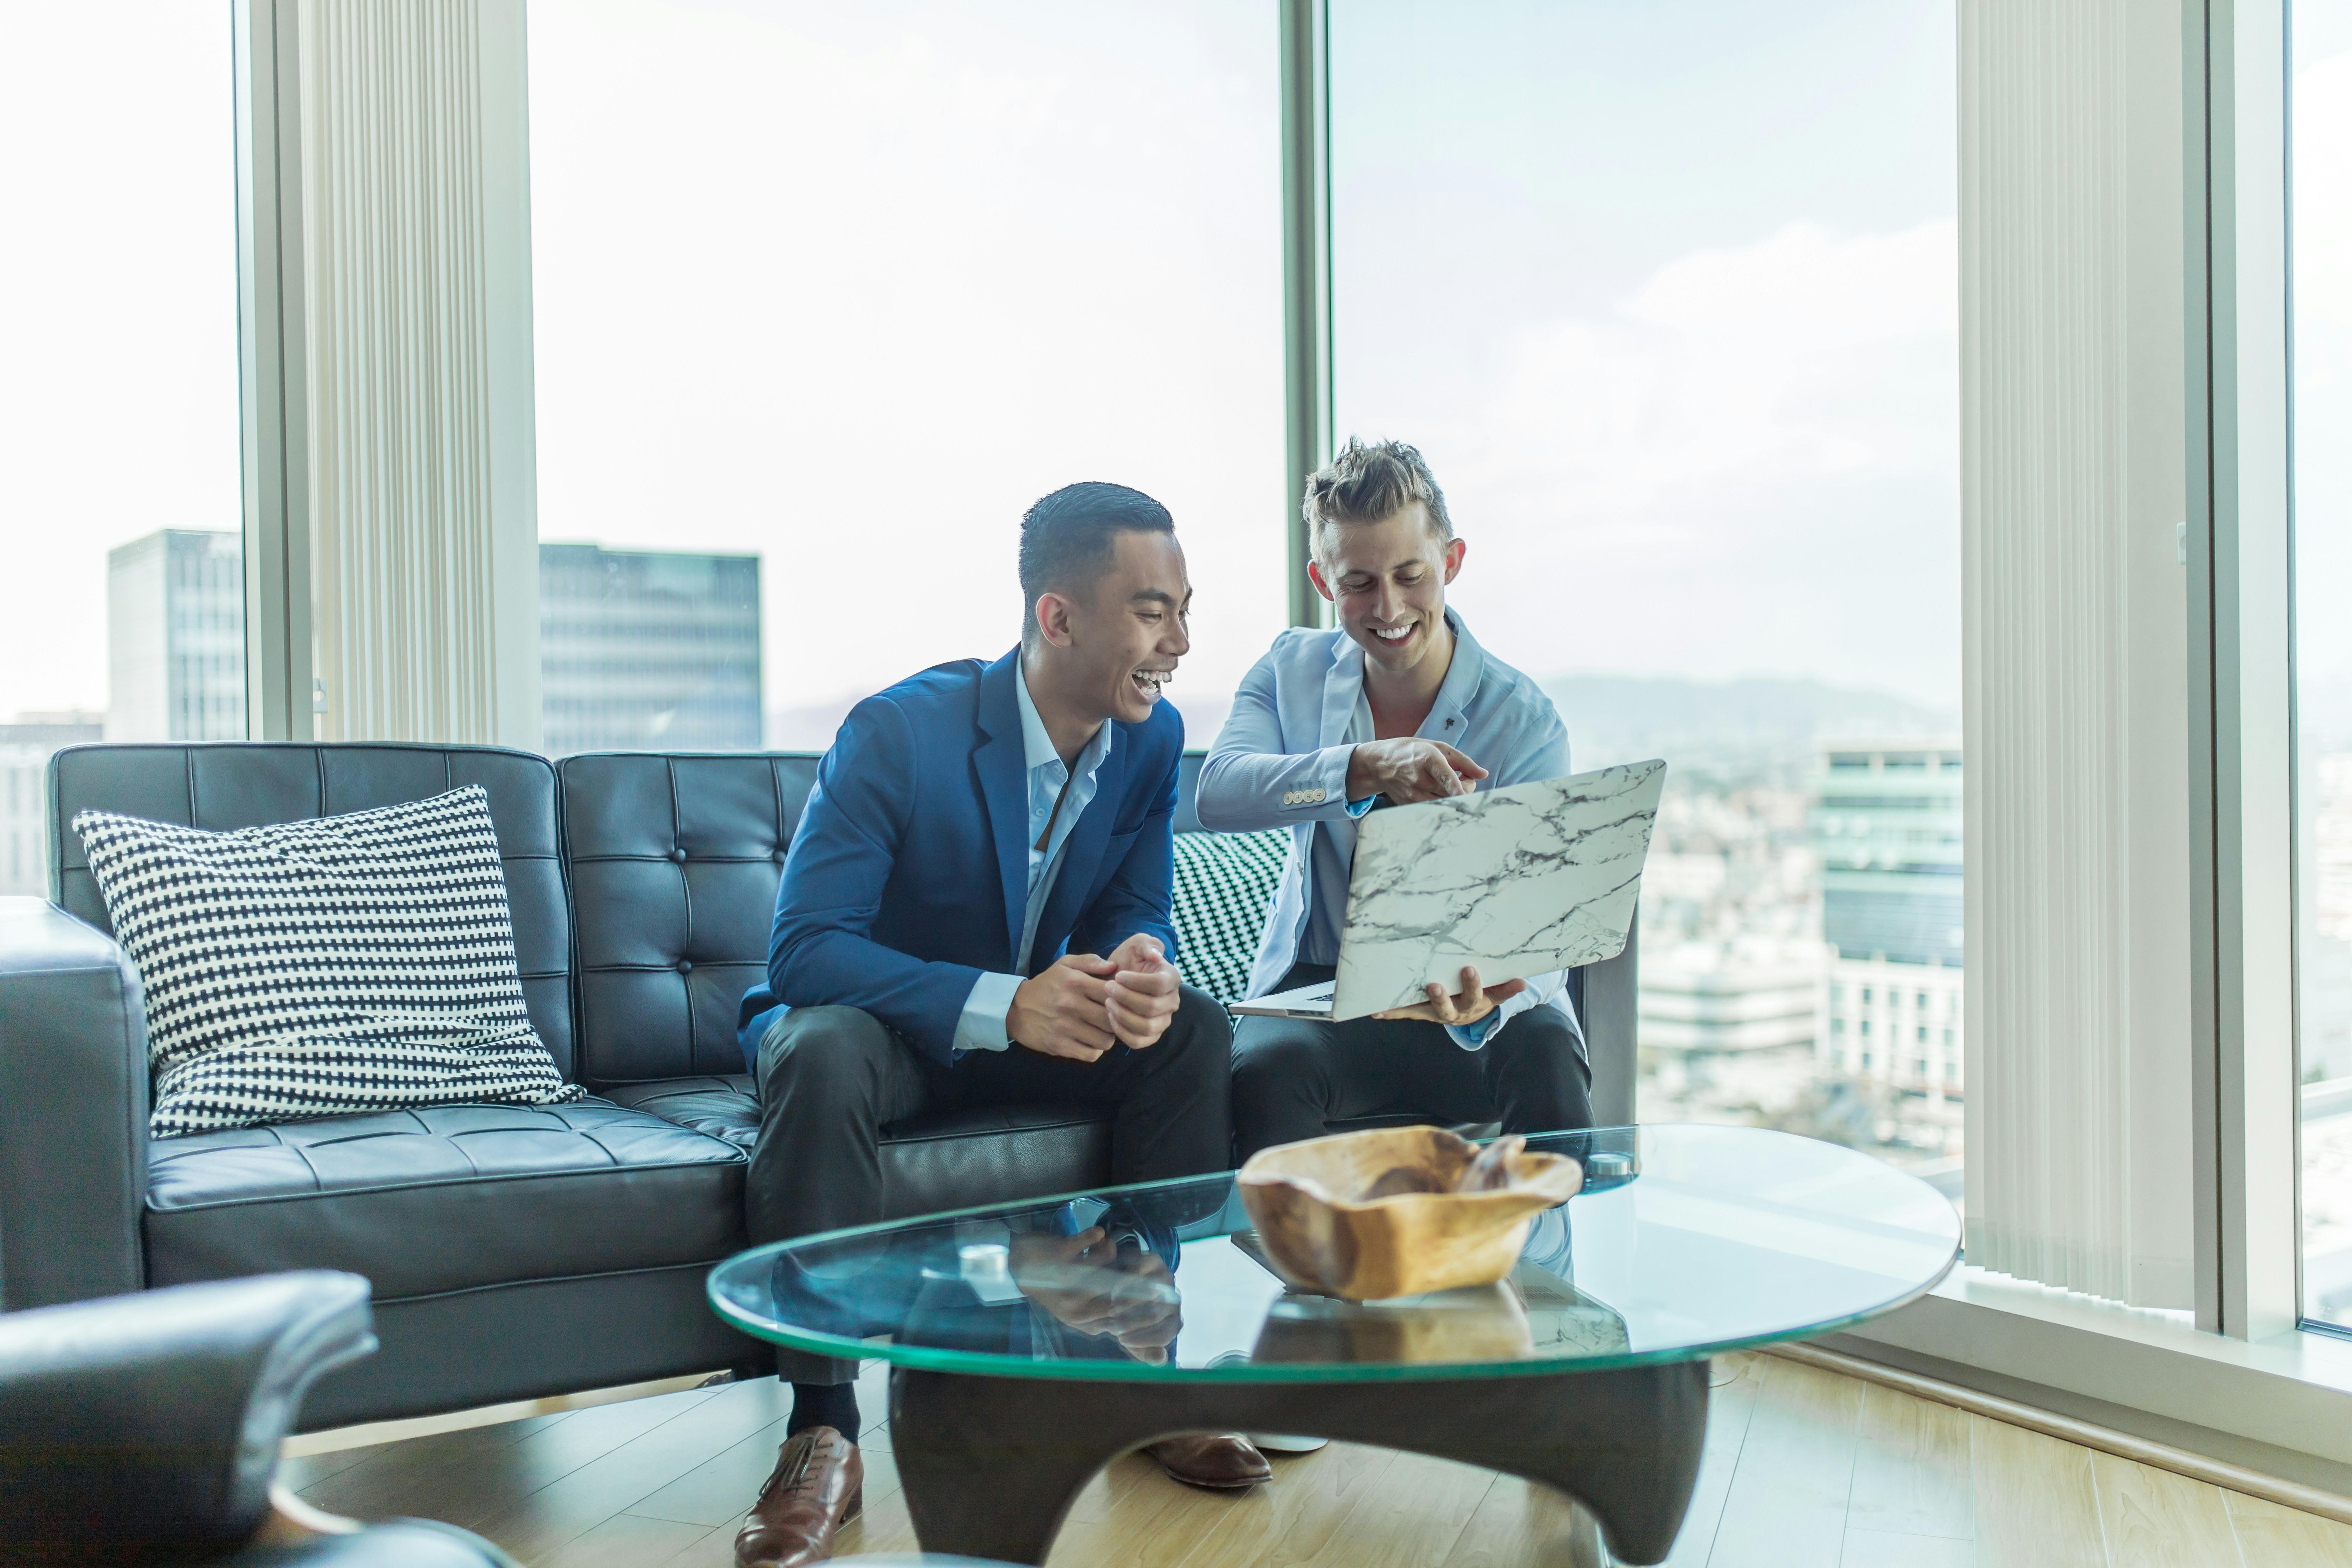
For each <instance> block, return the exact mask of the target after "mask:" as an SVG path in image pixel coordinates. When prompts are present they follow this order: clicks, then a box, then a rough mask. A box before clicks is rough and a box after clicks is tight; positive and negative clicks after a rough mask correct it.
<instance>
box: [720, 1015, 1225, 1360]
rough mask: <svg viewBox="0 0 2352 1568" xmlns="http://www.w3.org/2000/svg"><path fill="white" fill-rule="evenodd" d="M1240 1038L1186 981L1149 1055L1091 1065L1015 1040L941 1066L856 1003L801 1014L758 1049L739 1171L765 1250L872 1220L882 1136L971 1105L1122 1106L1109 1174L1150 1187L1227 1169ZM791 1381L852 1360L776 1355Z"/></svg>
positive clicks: (878, 1196) (1118, 1056)
mask: <svg viewBox="0 0 2352 1568" xmlns="http://www.w3.org/2000/svg"><path fill="white" fill-rule="evenodd" d="M1232 1065H1233V1037H1232V1034H1231V1031H1230V1030H1229V1028H1228V1026H1227V1025H1226V1022H1225V1013H1224V1009H1223V1008H1222V1007H1220V1006H1218V1005H1217V1004H1216V1002H1215V1000H1214V999H1213V998H1212V997H1210V996H1209V995H1208V994H1205V993H1203V992H1200V991H1196V990H1194V989H1193V988H1192V987H1191V986H1189V985H1187V986H1185V987H1184V988H1183V994H1182V1002H1181V1005H1180V1006H1179V1007H1178V1009H1177V1012H1176V1016H1174V1017H1173V1018H1171V1019H1170V1020H1169V1023H1168V1029H1167V1032H1166V1033H1164V1034H1162V1035H1161V1036H1160V1038H1159V1040H1158V1042H1157V1043H1155V1044H1154V1045H1152V1046H1151V1047H1150V1048H1149V1049H1146V1050H1140V1051H1138V1050H1131V1049H1129V1047H1126V1046H1113V1047H1111V1048H1110V1049H1109V1050H1108V1052H1106V1053H1105V1054H1104V1055H1103V1056H1102V1057H1101V1058H1099V1059H1097V1060H1095V1061H1092V1062H1077V1061H1071V1060H1068V1059H1066V1058H1061V1057H1048V1056H1044V1055H1041V1054H1039V1053H1038V1052H1035V1051H1032V1050H1028V1049H1025V1048H1024V1047H1021V1046H1018V1045H1015V1046H1011V1047H1006V1048H1005V1049H1003V1050H1001V1051H971V1052H967V1053H966V1054H965V1055H964V1057H963V1058H962V1059H961V1060H960V1061H958V1062H957V1063H956V1064H955V1065H954V1066H953V1067H942V1066H940V1064H939V1063H938V1062H936V1061H934V1060H932V1059H931V1058H929V1057H927V1056H925V1055H923V1054H922V1053H921V1052H920V1051H919V1050H917V1049H916V1048H915V1047H913V1046H912V1045H910V1044H908V1042H907V1041H906V1040H905V1039H904V1038H902V1037H899V1036H898V1035H897V1034H895V1033H893V1032H892V1031H891V1030H890V1029H889V1028H887V1027H886V1026H884V1025H883V1024H882V1023H881V1021H880V1020H878V1019H877V1018H876V1017H875V1016H873V1015H872V1014H870V1013H866V1012H864V1011H861V1010H860V1009H858V1008H856V1007H794V1008H793V1009H792V1010H791V1011H790V1012H788V1013H786V1014H785V1015H784V1016H782V1018H780V1019H778V1020H777V1021H776V1023H775V1025H774V1026H772V1027H771V1028H770V1029H769V1030H768V1033H767V1035H766V1037H764V1038H763V1039H761V1042H760V1061H759V1074H758V1089H759V1095H760V1140H759V1142H757V1143H756V1144H754V1145H753V1146H752V1149H751V1167H750V1169H749V1170H748V1171H747V1172H746V1173H745V1175H744V1194H743V1205H744V1222H745V1227H746V1229H747V1230H748V1231H749V1232H750V1234H751V1240H752V1242H753V1243H754V1244H755V1245H756V1244H758V1243H761V1242H769V1241H782V1240H784V1239H785V1238H787V1237H795V1236H809V1235H813V1234H814V1233H815V1232H817V1231H821V1230H835V1229H839V1228H841V1227H843V1226H853V1225H868V1224H872V1223H873V1222H875V1221H877V1220H879V1219H881V1218H883V1217H884V1215H883V1213H882V1153H881V1131H882V1129H883V1128H884V1127H886V1126H887V1125H889V1124H890V1123H892V1122H894V1121H905V1120H906V1119H907V1118H908V1117H911V1116H919V1115H921V1114H922V1113H923V1112H925V1111H927V1110H953V1109H956V1108H958V1107H961V1106H970V1105H1051V1104H1080V1105H1107V1106H1111V1107H1115V1110H1114V1111H1113V1114H1112V1121H1111V1134H1110V1164H1111V1170H1110V1179H1111V1180H1112V1181H1113V1182H1114V1183H1120V1182H1150V1181H1158V1180H1160V1179H1162V1178H1165V1177H1172V1176H1197V1175H1202V1174H1204V1173H1208V1172H1212V1171H1223V1170H1225V1169H1226V1168H1227V1162H1228V1161H1229V1160H1230V1159H1231V1150H1232V1146H1233V1143H1232V1141H1233V1122H1232V1113H1231V1103H1232V1101H1231V1098H1230V1096H1231V1089H1230V1081H1231V1077H1230V1075H1231V1071H1232ZM777 1362H778V1364H779V1366H780V1367H781V1368H782V1371H783V1373H784V1375H785V1376H786V1377H788V1378H789V1379H791V1380H792V1381H793V1382H794V1383H848V1382H851V1381H853V1380H854V1379H855V1378H856V1375H857V1367H856V1363H854V1362H846V1361H832V1360H828V1359H826V1358H824V1357H820V1356H812V1355H807V1354H804V1353H803V1352H797V1351H789V1350H782V1351H779V1352H777Z"/></svg>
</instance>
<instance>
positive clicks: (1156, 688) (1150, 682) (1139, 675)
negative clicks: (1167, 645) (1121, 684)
mask: <svg viewBox="0 0 2352 1568" xmlns="http://www.w3.org/2000/svg"><path fill="white" fill-rule="evenodd" d="M1127 679H1129V681H1130V682H1131V683H1132V684H1133V685H1134V687H1135V689H1137V690H1138V691H1139V692H1141V693H1143V695H1144V697H1145V698H1146V699H1148V700H1151V701H1154V702H1157V701H1158V700H1160V689H1161V688H1162V687H1165V686H1166V685H1167V684H1168V683H1169V682H1170V681H1171V680H1173V679H1176V672H1175V671H1174V670H1172V669H1136V670H1129V672H1128V677H1127Z"/></svg>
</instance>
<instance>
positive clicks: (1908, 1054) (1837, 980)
mask: <svg viewBox="0 0 2352 1568" xmlns="http://www.w3.org/2000/svg"><path fill="white" fill-rule="evenodd" d="M1960 789H1961V772H1960V749H1959V746H1958V743H1957V742H1949V743H1945V742H1919V741H1909V742H1896V743H1889V744H1885V745H1851V746H1833V747H1831V748H1829V749H1828V750H1827V751H1826V752H1825V753H1824V755H1823V758H1822V772H1821V777H1820V785H1819V791H1818V794H1817V796H1816V802H1815V805H1814V807H1813V816H1812V828H1813V842H1814V845H1815V847H1816V848H1817V850H1818V852H1819V854H1820V856H1821V864H1822V938H1823V940H1824V942H1826V943H1827V945H1828V948H1829V952H1830V962H1829V968H1828V972H1827V973H1826V974H1825V975H1824V976H1823V979H1822V992H1821V1016H1822V1026H1821V1027H1820V1029H1819V1031H1818V1034H1817V1036H1816V1039H1815V1045H1814V1049H1815V1051H1816V1053H1817V1054H1818V1055H1819V1057H1820V1058H1821V1059H1822V1063H1823V1065H1824V1066H1826V1067H1828V1068H1831V1069H1832V1070H1833V1071H1835V1072H1837V1073H1838V1074H1840V1075H1841V1076H1851V1077H1854V1078H1860V1079H1867V1080H1871V1081H1874V1082H1877V1083H1881V1084H1884V1085H1885V1086H1886V1087H1887V1088H1889V1089H1894V1090H1895V1091H1898V1092H1907V1093H1916V1094H1922V1095H1925V1096H1927V1098H1928V1099H1929V1100H1931V1101H1941V1100H1947V1099H1954V1098H1958V1096H1959V1095H1960V1093H1961V1091H1962V1089H1963V1088H1964V1087H1965V1085H1964V1082H1963V1079H1962V1068H1961V1050H1960V1047H1961V1041H1962V1039H1963V1038H1964V1030H1965V1022H1964V1020H1963V1018H1962V1016H1961V1006H1962V1004H1961V986H1960V980H1961V959H1962V952H1961V912H1960V868H1961V817H1960Z"/></svg>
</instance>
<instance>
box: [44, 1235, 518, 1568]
mask: <svg viewBox="0 0 2352 1568" xmlns="http://www.w3.org/2000/svg"><path fill="white" fill-rule="evenodd" d="M374 1348H375V1336H374V1335H373V1333H372V1332H371V1331H370V1329H369V1313H368V1283H367V1281H366V1280H364V1279H359V1278H357V1277H356V1276H353V1275H349V1274H334V1273H327V1272H323V1271H320V1272H310V1273H295V1274H276V1275H268V1276H265V1277H263V1278H260V1279H238V1280H231V1281H225V1282H222V1283H219V1284H211V1285H186V1286H180V1287H177V1288H175V1289H163V1290H146V1291H139V1292H135V1293H133V1294H131V1295H126V1296H113V1297H108V1298H105V1299H103V1300H96V1301H85V1302H80V1303H78V1304H76V1305H73V1306H69V1307H47V1308H40V1309H37V1310H32V1311H28V1312H16V1313H11V1314H8V1315H7V1316H5V1317H0V1542H5V1543H6V1545H5V1551H6V1556H7V1560H8V1561H9V1562H11V1563H109V1564H116V1563H223V1564H229V1563H234V1564H237V1565H239V1568H260V1565H262V1564H285V1565H287V1568H292V1565H294V1564H298V1563H299V1564H304V1565H306V1568H309V1565H320V1568H323V1565H325V1564H338V1565H341V1568H377V1565H383V1568H392V1565H394V1564H404V1565H409V1568H489V1565H496V1564H504V1565H507V1568H511V1563H512V1560H511V1559H509V1557H508V1556H507V1555H506V1554H505V1553H504V1552H500V1551H499V1549H498V1548H496V1547H494V1546H492V1545H490V1544H489V1543H488V1542H485V1541H482V1540H480V1539H479V1538H478V1537H476V1536H472V1535H469V1534H467V1533H466V1532H465V1531H459V1530H454V1529H451V1528H450V1527H448V1526H446V1525H441V1524H433V1523H427V1522H422V1521H399V1522H396V1523H394V1524H388V1525H380V1526H375V1527H373V1528H367V1529H362V1527H361V1526H359V1525H357V1524H355V1523H352V1521H346V1520H339V1519H334V1518H331V1517H330V1516H326V1515H322V1514H319V1513H317V1512H315V1511H314V1510H310V1509H309V1508H307V1507H306V1506H304V1505H302V1504H300V1503H299V1502H297V1501H295V1500H292V1499H290V1498H289V1497H287V1496H286V1495H285V1494H283V1493H280V1492H277V1490H276V1489H275V1488H274V1487H273V1486H272V1483H271V1477H272V1476H273V1475H274V1474H275V1472H276V1470H277V1468H278V1446H279V1444H280V1443H281V1442H282V1441H283V1440H284V1438H285V1436H286V1434H287V1432H288V1431H289V1428H290V1427H291V1426H292V1424H293V1420H294V1415H295V1412H296V1411H297V1409H299V1406H300V1404H301V1400H302V1395H303V1393H304V1392H305V1391H306V1390H307V1389H308V1388H309V1387H310V1384H311V1382H312V1380H313V1379H315V1378H317V1377H318V1376H319V1375H320V1373H325V1372H328V1371H330V1370H331V1369H333V1368H335V1367H337V1366H340V1365H342V1364H344V1363H348V1362H352V1361H355V1360H357V1359H359V1358H360V1357H362V1356H364V1355H366V1354H367V1353H369V1352H371V1351H373V1349H374Z"/></svg>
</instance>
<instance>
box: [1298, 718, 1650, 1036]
mask: <svg viewBox="0 0 2352 1568" xmlns="http://www.w3.org/2000/svg"><path fill="white" fill-rule="evenodd" d="M1665 782H1666V764H1665V763H1664V762H1662V761H1651V762H1646V763H1627V764H1626V765H1624V766H1622V767H1614V768H1601V769H1599V770H1597V771H1596V772H1593V773H1574V774H1571V775H1570V776H1569V777H1567V778H1564V779H1544V780H1539V781H1538V782H1537V783H1534V784H1511V785H1508V786H1507V787H1505V788H1503V789H1495V790H1484V791H1481V792H1479V793H1478V794H1475V795H1456V796H1454V798H1452V799H1450V800H1433V801H1427V802H1424V803H1423V804H1422V805H1403V806H1395V807H1391V809H1389V810H1386V811H1376V812H1373V813H1372V814H1371V815H1370V816H1367V817H1365V818H1364V819H1363V822H1362V823H1361V824H1360V826H1358V828H1357V830H1356V858H1355V868H1354V872H1353V874H1352V875H1351V876H1350V878H1349V885H1348V922H1347V926H1346V929H1345V932H1344V934H1343V935H1342V937H1341V939H1340V943H1339V977H1338V984H1337V986H1336V988H1335V989H1334V990H1333V992H1332V995H1331V1016H1332V1017H1333V1018H1334V1019H1345V1018H1360V1017H1362V1016H1364V1015H1365V1014H1367V1013H1377V1012H1380V1011H1381V1010H1383V1009H1385V1008H1389V1007H1401V1006H1404V1005H1407V1004H1410V1003H1414V1002H1420V1001H1423V1000H1424V999H1425V997H1424V994H1423V990H1422V987H1423V985H1424V984H1427V983H1428V982H1431V981H1435V982H1437V983H1438V984H1443V985H1444V986H1445V988H1446V989H1447V990H1449V991H1451V990H1453V989H1454V987H1455V985H1456V984H1457V983H1458V981H1459V980H1460V977H1461V973H1462V967H1463V965H1465V964H1475V966H1476V967H1477V970H1478V973H1479V976H1480V978H1482V979H1484V980H1486V981H1487V982H1488V983H1490V984H1491V983H1493V982H1496V981H1501V980H1519V979H1525V978H1526V977H1528V976H1529V975H1535V974H1545V973H1550V972H1551V971H1552V970H1555V969H1572V968H1576V967H1578V966H1579V965H1581V964H1587V963H1599V962H1601V960H1602V959H1605V958H1614V957H1615V956H1616V955H1617V954H1618V953H1620V952H1623V951H1624V947H1625V936H1626V932H1627V930H1628V929H1629V928H1630V927H1631V926H1632V924H1633V905H1634V900H1636V899H1637V898H1638V897H1639V896H1640V893H1641V885H1642V863H1643V859H1644V858H1646V857H1647V856H1648V854H1649V852H1650V827H1651V824H1652V823H1653V822H1654V821H1655V820H1656V817H1657V814H1658V796H1659V795H1660V793H1661V792H1662V791H1663V790H1664V788H1665Z"/></svg>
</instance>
